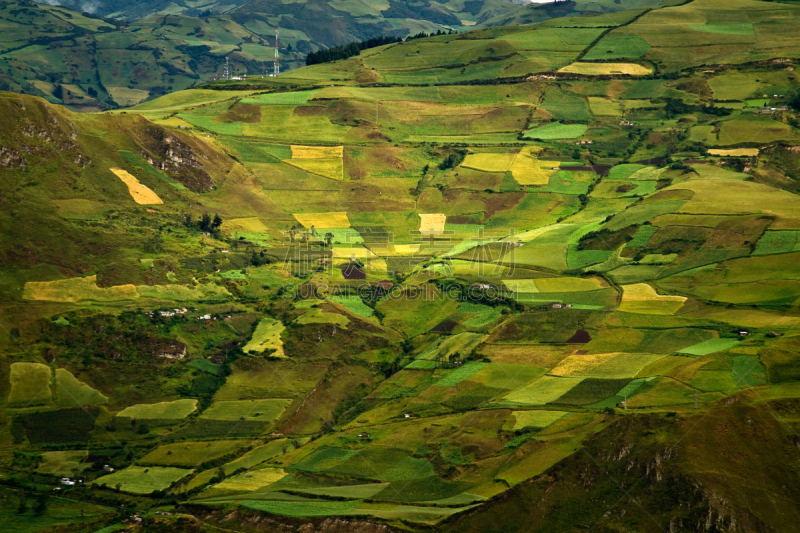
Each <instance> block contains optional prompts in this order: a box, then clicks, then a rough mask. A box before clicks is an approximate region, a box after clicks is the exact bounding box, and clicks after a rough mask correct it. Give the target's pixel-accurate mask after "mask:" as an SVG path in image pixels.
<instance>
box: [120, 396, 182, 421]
mask: <svg viewBox="0 0 800 533" xmlns="http://www.w3.org/2000/svg"><path fill="white" fill-rule="evenodd" d="M196 408H197V400H188V399H183V400H175V401H172V402H160V403H152V404H138V405H132V406H130V407H126V408H125V409H123V410H122V411H120V412H119V413H118V414H117V416H121V417H125V418H132V419H134V420H183V419H184V418H186V417H187V416H189V415H190V414H191V413H193V412H194V410H195V409H196Z"/></svg>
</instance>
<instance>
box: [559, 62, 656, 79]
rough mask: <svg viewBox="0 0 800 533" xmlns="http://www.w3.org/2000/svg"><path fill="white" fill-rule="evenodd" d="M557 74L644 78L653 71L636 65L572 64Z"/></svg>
mask: <svg viewBox="0 0 800 533" xmlns="http://www.w3.org/2000/svg"><path fill="white" fill-rule="evenodd" d="M558 71H559V72H566V73H570V74H586V75H587V76H607V75H609V74H630V75H631V76H645V75H647V74H651V73H652V72H653V69H651V68H648V67H645V66H643V65H637V64H636V63H580V62H578V63H573V64H571V65H567V66H566V67H562V68H560V69H559V70H558Z"/></svg>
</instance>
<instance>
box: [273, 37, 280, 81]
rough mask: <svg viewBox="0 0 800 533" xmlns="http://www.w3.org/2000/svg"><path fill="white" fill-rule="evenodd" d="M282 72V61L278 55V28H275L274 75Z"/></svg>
mask: <svg viewBox="0 0 800 533" xmlns="http://www.w3.org/2000/svg"><path fill="white" fill-rule="evenodd" d="M280 73H281V62H280V57H278V30H275V66H274V67H273V71H272V75H273V76H276V77H277V76H278V74H280Z"/></svg>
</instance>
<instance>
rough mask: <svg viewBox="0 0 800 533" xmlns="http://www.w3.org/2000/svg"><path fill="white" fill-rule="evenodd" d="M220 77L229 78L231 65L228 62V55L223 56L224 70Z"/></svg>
mask: <svg viewBox="0 0 800 533" xmlns="http://www.w3.org/2000/svg"><path fill="white" fill-rule="evenodd" d="M222 78H223V79H226V80H229V79H231V66H230V63H228V56H225V70H224V71H223V73H222Z"/></svg>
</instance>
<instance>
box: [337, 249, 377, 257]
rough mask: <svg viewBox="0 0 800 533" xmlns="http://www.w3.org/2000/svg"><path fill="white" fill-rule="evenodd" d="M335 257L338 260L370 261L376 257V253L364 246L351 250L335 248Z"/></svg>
mask: <svg viewBox="0 0 800 533" xmlns="http://www.w3.org/2000/svg"><path fill="white" fill-rule="evenodd" d="M332 252H333V257H335V258H336V259H351V258H353V259H370V258H372V257H376V255H375V254H374V253H372V252H371V251H369V250H367V249H366V248H364V247H363V246H353V247H349V248H338V247H337V248H334V249H333V250H332Z"/></svg>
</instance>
